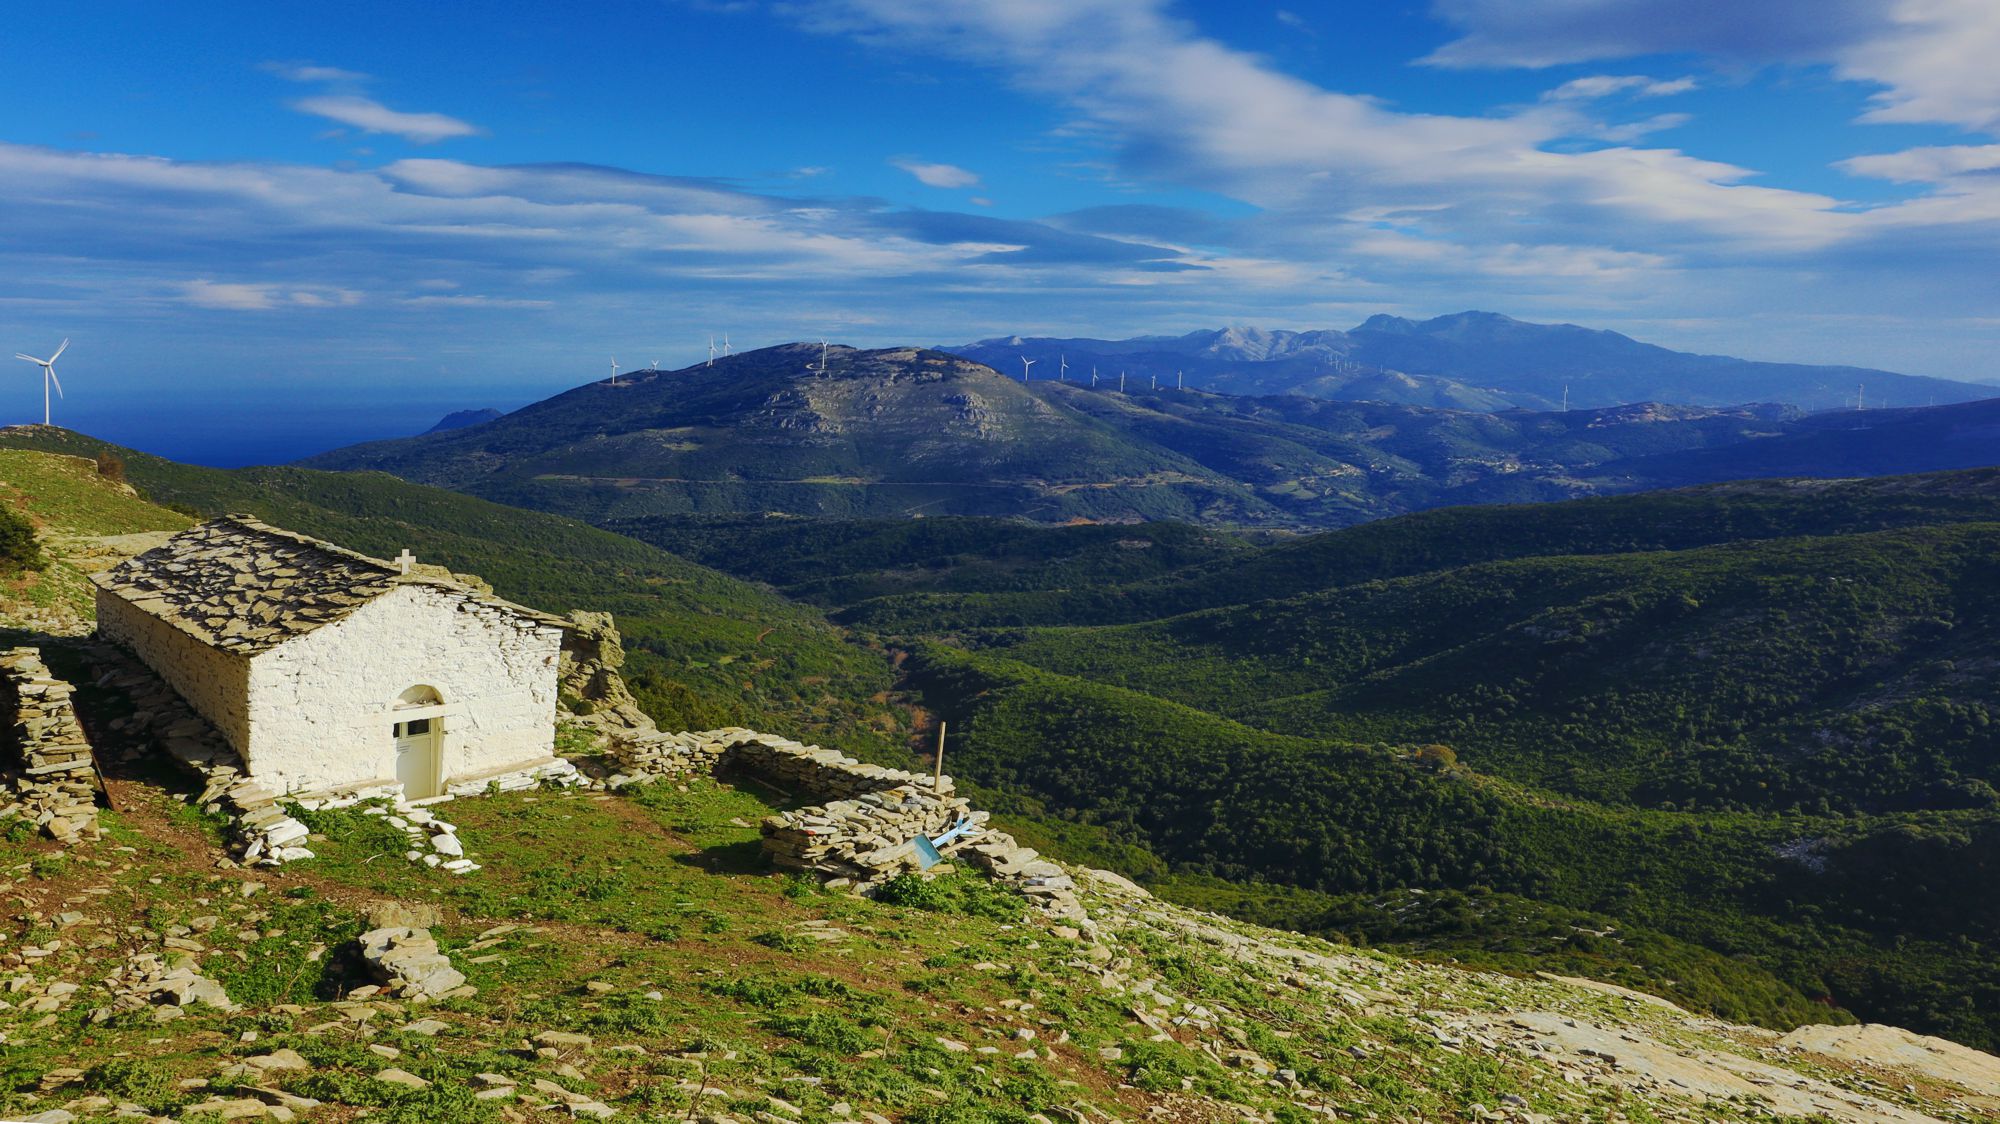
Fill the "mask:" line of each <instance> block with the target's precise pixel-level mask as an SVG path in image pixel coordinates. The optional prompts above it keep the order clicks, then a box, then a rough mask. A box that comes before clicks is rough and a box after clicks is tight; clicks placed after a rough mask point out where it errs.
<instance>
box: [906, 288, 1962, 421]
mask: <svg viewBox="0 0 2000 1124" xmlns="http://www.w3.org/2000/svg"><path fill="white" fill-rule="evenodd" d="M945 350H947V351H951V352H953V353H954V354H958V355H963V356H966V357H967V358H969V359H976V360H978V361H980V362H982V363H988V364H991V365H993V366H995V367H998V368H999V369H1001V370H1006V371H1011V370H1015V369H1017V368H1018V366H1019V362H1020V357H1021V356H1023V355H1025V356H1027V357H1028V358H1030V359H1035V360H1040V361H1043V362H1044V363H1045V364H1046V366H1044V367H1043V368H1042V369H1043V370H1052V369H1053V368H1054V366H1055V365H1057V364H1059V363H1060V362H1062V361H1063V360H1064V359H1067V361H1068V362H1069V364H1070V366H1071V369H1072V370H1078V371H1085V372H1087V371H1089V370H1090V369H1091V367H1092V366H1093V365H1096V366H1099V367H1101V368H1103V371H1104V373H1106V374H1111V375H1114V376H1115V375H1116V374H1117V372H1119V371H1121V370H1123V371H1127V372H1129V373H1130V374H1131V375H1133V376H1134V377H1137V378H1139V379H1142V380H1143V379H1147V378H1149V377H1152V376H1158V377H1159V378H1161V379H1162V380H1171V379H1173V378H1174V377H1175V376H1176V375H1177V374H1182V373H1185V375H1186V377H1187V380H1188V384H1189V385H1191V386H1199V387H1202V388H1204V389H1209V390H1216V391H1222V392H1226V393H1232V394H1253V395H1264V394H1305V395H1312V396H1315V397H1321V398H1336V399H1365V400H1371V401H1387V402H1400V403H1403V404H1406V405H1414V406H1436V407H1449V408H1454V409H1474V410H1504V409H1507V408H1510V407H1526V408H1529V409H1551V408H1555V407H1557V406H1559V405H1561V403H1562V402H1563V400H1564V392H1565V388H1566V389H1567V391H1568V401H1569V403H1570V405H1571V406H1582V407H1591V406H1616V405H1621V404H1624V403H1630V402H1662V403H1669V404H1675V405H1683V406H1730V405H1735V404H1737V403H1742V402H1775V403H1781V404H1784V405H1789V406H1793V407H1796V408H1799V409H1805V410H1827V409H1835V408H1838V407H1839V406H1841V405H1843V404H1846V405H1854V404H1855V396H1856V393H1857V390H1856V388H1857V385H1858V384H1863V383H1865V384H1867V391H1866V393H1867V394H1868V395H1869V396H1870V398H1871V399H1872V400H1873V401H1876V402H1886V403H1889V404H1893V405H1898V406H1914V405H1919V404H1926V403H1952V402H1965V401H1972V400H1975V399H1981V398H1992V397H1996V396H2000V388H1996V387H1992V386H1985V385H1981V384H1977V383H1965V382H1954V381H1952V380H1949V379H1937V378H1928V377H1924V376H1916V375H1904V374H1897V373H1895V372H1893V371H1879V370H1872V369H1867V368H1860V367H1844V366H1815V365H1809V364H1799V363H1765V362H1756V361H1752V360H1747V359H1735V358H1731V357H1729V356H1726V355H1697V354H1693V353H1689V352H1683V351H1672V350H1669V349H1667V348H1664V347H1659V346H1656V345H1653V344H1647V343H1641V342H1639V341H1638V340H1635V339H1632V338H1631V337H1630V336H1625V335H1621V334H1619V333H1617V332H1610V331H1604V330H1601V329H1591V328H1582V327H1578V326H1577V325H1575V324H1532V323H1528V322H1526V321H1522V320H1516V319H1514V318H1512V317H1510V316H1502V315H1500V314H1499V313H1494V312H1460V313H1454V314H1452V315H1449V316H1438V317H1434V318H1432V319H1430V320H1408V319H1405V318H1403V317H1399V316H1384V315H1377V316H1371V317H1369V318H1368V319H1367V320H1365V321H1363V322H1362V323H1361V324H1359V325H1357V326H1355V327H1353V328H1350V329H1348V330H1346V331H1340V330H1338V329H1323V330H1318V331H1308V332H1290V331H1273V330H1267V329H1262V328H1246V327H1232V328H1222V329H1216V330H1208V331H1198V332H1190V333H1188V334H1187V335H1184V336H1139V337H1135V338H1132V339H1124V340H1100V339H1088V338H1070V339H1058V338H1052V337H1022V336H1009V337H1002V338H996V339H987V340H980V341H978V342H976V343H970V344H964V345H962V346H958V347H949V348H946V349H945ZM1864 404H1865V403H1864Z"/></svg>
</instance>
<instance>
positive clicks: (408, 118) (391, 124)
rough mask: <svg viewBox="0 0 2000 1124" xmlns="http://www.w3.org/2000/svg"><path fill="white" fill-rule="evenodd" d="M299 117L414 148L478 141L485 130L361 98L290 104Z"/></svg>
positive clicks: (322, 98) (324, 97) (320, 98)
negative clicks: (386, 137)
mask: <svg viewBox="0 0 2000 1124" xmlns="http://www.w3.org/2000/svg"><path fill="white" fill-rule="evenodd" d="M291 106H292V108H293V109H296V110H298V111H299V112H300V113H310V114H312V115H314V116H316V117H324V118H326V119H327V120H329V121H338V122H339V123H341V124H343V125H348V126H351V127H353V128H356V129H360V130H361V131H363V132H366V133H388V134H390V135H393V136H399V137H402V138H403V139H404V140H407V141H410V142H411V143H413V144H435V143H437V142H438V141H443V140H451V139H452V138H454V137H475V136H479V135H480V134H481V133H483V132H484V131H485V130H483V129H481V128H480V127H479V126H477V125H474V124H471V123H469V122H466V121H461V120H459V119H458V118H456V117H450V116H447V115H445V114H442V113H405V112H403V111H401V110H395V109H390V108H389V107H388V106H386V105H383V104H382V103H381V102H378V101H376V100H374V99H373V98H365V97H362V96H361V95H359V94H322V95H320V96H317V97H310V98H300V99H298V100H297V101H294V102H292V103H291Z"/></svg>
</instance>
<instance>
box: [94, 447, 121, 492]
mask: <svg viewBox="0 0 2000 1124" xmlns="http://www.w3.org/2000/svg"><path fill="white" fill-rule="evenodd" d="M97 474H98V475H99V476H102V477H104V478H105V479H106V480H109V481H111V482H112V483H113V484H123V483H124V482H125V458H124V457H121V456H119V455H118V454H117V453H114V452H112V451H111V450H109V449H101V450H99V451H98V454H97Z"/></svg>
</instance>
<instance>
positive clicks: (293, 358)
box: [0, 0, 2000, 461]
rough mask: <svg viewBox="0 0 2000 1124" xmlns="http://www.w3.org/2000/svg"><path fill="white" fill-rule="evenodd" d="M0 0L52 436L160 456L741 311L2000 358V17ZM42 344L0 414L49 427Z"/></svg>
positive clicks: (701, 326)
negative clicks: (1470, 327) (1591, 332)
mask: <svg viewBox="0 0 2000 1124" xmlns="http://www.w3.org/2000/svg"><path fill="white" fill-rule="evenodd" d="M192 12H198V13H199V14H189V13H192ZM9 14H10V27H9V35H8V36H7V38H6V41H5V43H4V46H0V52H3V53H4V58H0V63H4V65H0V257H4V259H5V260H4V271H3V272H0V333H4V335H5V336H6V339H7V341H8V342H10V343H11V344H12V345H13V346H12V347H11V348H9V349H7V350H8V351H12V350H22V351H28V352H31V353H36V354H46V353H47V351H48V350H52V349H53V348H54V346H55V344H56V343H57V342H58V341H59V340H60V339H61V338H63V337H64V336H68V337H71V338H73V339H74V340H75V341H76V342H75V344H74V345H73V347H72V348H71V351H70V354H69V355H67V356H65V357H64V360H63V363H62V365H61V366H60V367H59V370H60V371H61V373H62V374H63V375H64V380H65V385H66V387H67V388H68V389H69V390H70V393H71V394H72V396H73V397H72V398H70V399H68V400H65V401H63V402H61V403H59V409H58V419H57V420H58V421H63V422H66V423H67V424H71V425H73V426H75V427H77V428H81V429H85V430H88V431H92V432H98V433H101V434H103V435H105V436H110V437H114V438H117V439H120V440H124V441H126V442H128V443H131V444H135V445H138V446H140V447H143V448H152V449H157V450H160V451H163V452H168V453H171V454H175V455H183V456H191V457H200V458H202V459H208V460H212V461H235V460H266V459H284V458H287V457H289V456H292V455H302V454H304V453H306V452H310V451H313V450H315V449H317V448H320V447H325V446H328V445H332V444H337V443H341V442H344V441H347V440H353V439H357V438H360V437H365V436H380V435H389V434H395V433H402V432H409V431H412V430H413V429H421V428H423V427H424V426H425V425H427V424H428V423H429V422H430V421H431V420H433V419H434V417H435V416H436V415H438V414H440V413H442V412H444V411H445V410H447V409H452V408H459V407H465V406H478V405H488V404H491V405H497V406H501V407H511V406H516V405H520V404H522V403H524V402H526V401H529V400H532V399H534V398H537V397H541V396H543V395H545V394H548V393H551V392H553V391H555V390H558V389H561V388H563V387H566V386H569V385H573V384H575V383H577V382H581V381H584V380H586V379H589V378H592V377H600V376H602V375H603V374H604V373H606V372H607V371H608V369H609V364H610V361H611V358H612V356H613V355H615V356H616V357H617V358H618V360H619V361H620V363H621V364H623V365H624V366H625V367H626V368H628V369H629V368H632V367H635V366H641V365H650V364H651V363H652V362H653V361H654V360H659V361H661V362H662V363H664V364H665V365H669V366H678V365H683V364H685V363H688V362H691V361H693V360H695V359H697V358H699V357H700V356H701V355H702V354H703V353H705V348H706V344H707V340H708V336H709V333H711V332H714V333H717V334H718V335H719V334H721V333H725V332H726V333H728V334H729V336H730V339H731V341H732V342H733V343H734V344H735V345H736V346H737V347H738V348H743V347H752V346H758V345H762V344H766V343H774V342H781V341H784V340H790V339H799V338H817V337H820V336H829V337H831V338H833V339H836V340H839V341H843V342H850V343H855V344H862V345H869V344H889V343H905V342H923V343H937V342H959V341H964V340H970V339H973V338H978V337H982V336H989V335H996V334H1007V333H1014V332H1021V333H1028V334H1088V335H1101V336H1125V335H1133V334H1138V333H1142V332H1178V331H1186V330H1191V329H1194V328H1198V327H1212V326H1219V325H1222V324H1228V323H1237V324H1259V325H1264V326H1268V327H1293V328H1307V327H1349V326H1352V325H1353V324H1354V323H1357V322H1358V321H1360V320H1361V319H1363V318H1364V317H1365V316H1367V315H1369V314H1370V313H1374V312H1381V311H1386V312H1394V313H1399V314H1404V315H1414V316H1427V315H1435V314H1438V313H1444V312H1451V311H1457V310H1460V309H1465V308H1485V309H1492V310H1495V311H1501V312H1506V313H1509V314H1511V315H1515V316H1519V317H1521V318H1523V319H1532V320H1561V321H1571V322H1576V323H1583V324H1588V325H1591V326H1598V327H1610V328H1616V329H1618V330H1622V331H1626V332H1628V333H1630V334H1633V335H1635V336H1638V337H1640V338H1643V339H1648V340H1651V341H1654V342H1659V343H1663V344H1667V345H1669V346H1675V347H1682V348H1688V349H1692V350H1703V351H1717V352H1726V353H1731V354H1738V355H1746V356H1750V357H1754V358H1769V359H1793V360H1800V361H1812V362H1852V363H1857V364H1864V365H1872V366H1882V367H1889V368H1893V369H1899V370H1906V371H1911V372H1915V373H1923V374H1936V375H1945V376H1951V377H1959V378H1980V379H1983V378H1988V377H1994V376H2000V365H1996V364H1994V363H1993V361H1992V359H1991V356H1992V355H1993V354H1995V351H1996V345H2000V301H1996V298H2000V283H1996V281H1995V276H1996V272H2000V271H1996V270H1995V269H1994V265H1993V263H1994V262H1995V261H1996V260H2000V259H1996V256H1995V251H1996V250H2000V244H1997V243H2000V138H1997V137H1996V133H2000V67H1995V66H1994V65H1993V64H1992V60H1993V59H1995V58H2000V4H1994V3H1993V2H1992V0H1758V2H1757V3H1752V4H1746V3H1742V2H1741V0H1735V2H1731V3H1715V2H1708V0H1405V2H1402V3H1394V2H1392V3H1387V4H1378V3H1359V2H1357V3H1337V4H1334V3H1327V4H1307V3H1286V4H1282V5H1266V4H1258V3H1244V2H1235V3H1170V2H1166V0H1009V2H1006V3H973V2H970V0H784V2H762V0H680V2H675V0H653V2H648V3H639V2H632V3H602V4H593V5H567V6H561V8H560V9H558V6H554V5H545V4H506V3H482V4H471V3H435V4H423V5H410V4H407V3H399V4H376V3H348V4H342V5H275V4H268V3H209V4H204V5H199V6H186V5H162V4H157V3H145V4H140V3H95V2H86V3H83V4H61V5H58V4H53V3H42V2H40V0H16V3H14V4H12V5H10V9H9ZM19 368H20V369H19V370H17V371H16V372H15V375H16V376H17V377H16V379H15V380H14V382H12V383H0V421H14V420H34V419H36V418H38V411H39V406H40V403H39V387H38V386H36V385H35V384H36V383H37V382H38V381H39V380H38V379H37V378H36V377H35V372H34V369H33V368H31V367H29V366H28V365H27V364H20V365H19ZM10 385H11V386H13V387H14V389H13V390H8V389H6V387H7V386H10Z"/></svg>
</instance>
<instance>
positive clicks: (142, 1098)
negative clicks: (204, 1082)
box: [83, 1058, 186, 1111]
mask: <svg viewBox="0 0 2000 1124" xmlns="http://www.w3.org/2000/svg"><path fill="white" fill-rule="evenodd" d="M176 1080H177V1078H176V1076H175V1074H174V1072H173V1070H171V1069H168V1068H167V1067H166V1065H165V1064H163V1063H161V1062H158V1061H154V1060H151V1059H146V1058H112V1059H111V1060H109V1061H106V1062H100V1063H99V1064H97V1065H94V1066H91V1067H90V1068H89V1069H87V1070H84V1071H83V1084H84V1087H85V1088H88V1089H90V1090H91V1091H92V1092H95V1093H102V1094H104V1095H105V1096H107V1097H111V1098H113V1099H114V1100H126V1101H132V1102H134V1103H135V1104H139V1105H143V1106H145V1107H146V1108H150V1109H154V1110H156V1111H166V1110H169V1109H172V1108H175V1107H178V1106H179V1105H181V1104H182V1103H184V1102H185V1100H186V1098H185V1096H184V1095H183V1094H182V1092H181V1089H180V1087H179V1085H177V1084H176Z"/></svg>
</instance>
